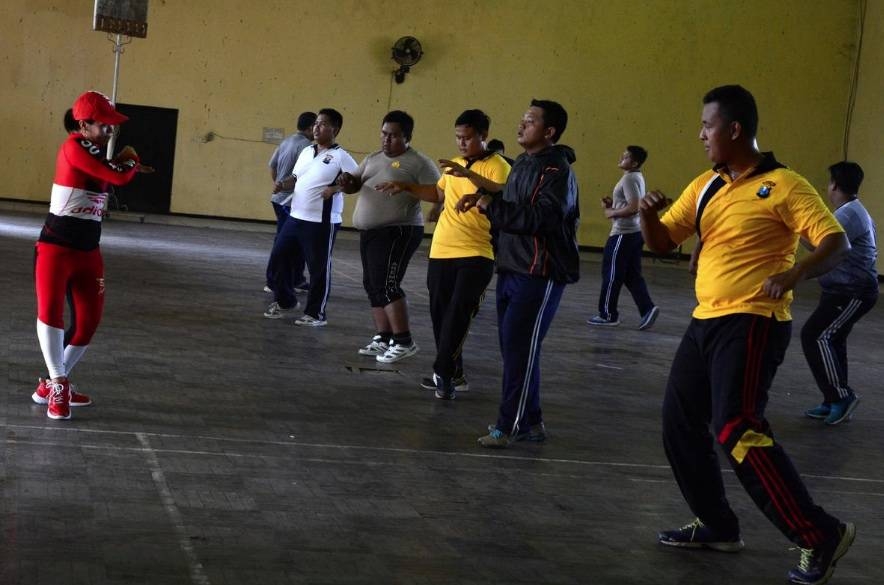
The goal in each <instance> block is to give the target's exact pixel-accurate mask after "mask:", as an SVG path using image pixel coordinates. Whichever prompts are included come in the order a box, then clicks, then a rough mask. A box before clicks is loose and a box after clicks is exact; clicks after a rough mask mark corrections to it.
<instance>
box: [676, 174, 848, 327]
mask: <svg viewBox="0 0 884 585" xmlns="http://www.w3.org/2000/svg"><path fill="white" fill-rule="evenodd" d="M769 160H771V161H772V160H773V159H772V157H771V158H770V159H769ZM762 164H763V163H762ZM718 174H720V175H721V177H722V178H723V179H724V181H725V184H724V185H723V186H722V187H721V189H719V190H718V192H717V193H715V195H714V196H712V198H711V199H710V200H709V203H708V204H707V205H706V208H705V210H704V212H703V215H702V218H701V220H700V221H701V223H700V233H701V235H702V238H703V250H702V252H701V253H700V258H699V266H698V269H697V281H696V294H697V302H698V303H699V304H698V305H697V308H696V309H694V313H693V315H694V317H696V318H697V319H710V318H713V317H721V316H724V315H731V314H734V313H752V314H756V315H764V316H768V317H769V316H771V315H773V316H775V317H776V318H777V320H779V321H789V320H791V319H792V315H791V314H790V312H789V305H790V304H791V303H792V292H791V291H789V292H788V293H787V294H785V295H783V298H781V299H772V298H770V297H768V296H767V295H766V294H764V292H763V291H762V289H761V286H762V284H763V283H764V280H765V279H766V278H767V277H768V276H772V275H774V274H778V273H780V272H785V271H786V270H788V269H790V268H791V267H792V266H793V265H794V264H795V250H796V247H797V245H798V238H799V236H800V237H802V238H804V239H806V240H807V241H809V242H810V243H811V244H813V245H814V246H816V245H818V244H819V243H820V241H821V240H822V239H823V238H824V237H825V236H827V235H829V234H834V233H838V232H843V231H844V230H843V229H842V228H841V225H840V224H839V223H838V221H837V220H835V217H834V216H833V215H832V213H831V212H830V211H829V209H828V207H826V205H825V204H824V203H823V200H822V198H820V196H819V194H818V193H817V192H816V190H814V188H813V187H812V186H811V185H810V183H808V182H807V180H806V179H805V178H804V177H802V176H801V175H799V174H798V173H795V172H794V171H791V170H789V169H787V168H774V169H772V170H769V171H767V172H761V173H758V174H755V175H753V174H752V172H751V171H749V172H746V173H744V174H743V175H741V176H740V177H738V178H737V179H736V180H735V181H732V180H731V178H730V176H729V175H728V174H727V173H724V172H721V173H718ZM715 175H716V171H714V170H710V171H707V172H705V173H703V174H702V175H700V176H699V177H697V178H696V179H694V181H693V182H692V183H691V184H690V185H688V186H687V188H686V189H685V190H684V192H683V193H682V194H681V196H680V197H679V198H678V200H677V201H676V202H675V203H673V205H672V207H671V208H670V209H669V210H668V211H667V212H666V213H665V214H664V215H663V217H662V218H661V221H662V222H663V224H664V225H665V226H666V227H667V228H668V229H669V235H670V237H671V238H672V241H673V242H675V243H676V244H679V243H681V242H683V241H684V240H686V239H687V238H688V237H690V236H691V235H692V234H694V233H695V232H696V228H695V225H694V224H695V221H696V217H697V204H698V198H699V197H700V194H701V192H702V191H703V188H704V187H705V186H706V184H707V183H708V182H709V181H710V180H711V179H713V178H714V177H715Z"/></svg>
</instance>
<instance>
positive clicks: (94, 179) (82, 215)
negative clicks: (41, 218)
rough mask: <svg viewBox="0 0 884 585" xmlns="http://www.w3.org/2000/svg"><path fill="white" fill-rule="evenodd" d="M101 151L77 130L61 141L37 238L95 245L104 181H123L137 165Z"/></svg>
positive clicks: (68, 244)
mask: <svg viewBox="0 0 884 585" xmlns="http://www.w3.org/2000/svg"><path fill="white" fill-rule="evenodd" d="M104 153H105V150H104V147H102V146H100V145H97V144H94V143H92V142H91V141H89V140H87V139H86V138H84V137H83V136H82V135H81V134H77V133H74V134H71V135H70V136H68V138H67V140H65V141H64V144H62V145H61V148H60V149H59V151H58V157H57V158H56V162H55V180H54V181H53V183H52V198H51V200H50V203H49V215H47V216H46V223H45V224H44V225H43V230H42V231H41V232H40V241H41V242H47V243H50V244H57V245H60V246H65V247H68V248H76V249H78V250H93V249H95V248H97V247H98V241H99V240H100V239H101V218H102V217H104V215H105V213H106V210H107V197H108V193H107V191H108V185H125V184H126V183H128V182H129V181H131V180H132V179H133V178H134V177H135V173H136V168H137V166H138V160H126V161H122V162H114V161H109V160H107V159H106V158H105V155H104Z"/></svg>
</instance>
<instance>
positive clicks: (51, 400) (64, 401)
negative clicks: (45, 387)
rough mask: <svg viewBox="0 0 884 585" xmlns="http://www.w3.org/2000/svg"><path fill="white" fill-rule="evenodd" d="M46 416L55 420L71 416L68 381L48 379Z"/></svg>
mask: <svg viewBox="0 0 884 585" xmlns="http://www.w3.org/2000/svg"><path fill="white" fill-rule="evenodd" d="M47 400H48V407H47V409H46V416H48V417H49V418H51V419H55V420H68V419H69V418H71V385H70V382H68V381H67V380H64V381H63V382H53V381H51V380H50V381H49V396H48V398H47Z"/></svg>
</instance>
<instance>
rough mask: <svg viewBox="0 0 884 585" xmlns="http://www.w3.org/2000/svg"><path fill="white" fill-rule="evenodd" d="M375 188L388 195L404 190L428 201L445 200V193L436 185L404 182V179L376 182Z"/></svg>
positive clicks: (439, 201)
mask: <svg viewBox="0 0 884 585" xmlns="http://www.w3.org/2000/svg"><path fill="white" fill-rule="evenodd" d="M375 189H376V190H378V191H383V192H384V193H387V194H388V195H394V194H396V193H400V192H403V191H404V192H406V193H408V194H409V195H411V196H412V197H415V198H416V199H420V200H421V201H429V202H430V203H441V202H442V201H444V200H445V194H444V193H443V192H442V190H441V189H439V187H437V186H436V185H421V184H418V183H406V182H404V181H387V182H385V183H378V184H377V185H375Z"/></svg>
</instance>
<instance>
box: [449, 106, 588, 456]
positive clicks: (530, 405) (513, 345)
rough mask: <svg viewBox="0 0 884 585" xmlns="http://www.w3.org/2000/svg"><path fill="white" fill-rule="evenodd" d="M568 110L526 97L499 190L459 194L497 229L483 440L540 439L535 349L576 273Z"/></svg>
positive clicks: (464, 206) (461, 206)
mask: <svg viewBox="0 0 884 585" xmlns="http://www.w3.org/2000/svg"><path fill="white" fill-rule="evenodd" d="M567 124H568V113H567V112H566V111H565V109H564V108H563V107H562V106H561V105H560V104H558V103H556V102H553V101H548V100H532V101H531V107H530V108H528V111H527V112H525V115H524V116H523V117H522V121H521V123H520V124H519V132H518V142H519V145H521V146H522V148H524V149H525V153H524V154H522V155H521V156H519V158H518V159H516V162H515V164H514V165H513V168H512V172H511V173H510V175H509V178H508V179H507V182H506V186H505V187H504V189H503V193H502V194H494V195H492V194H490V193H483V192H482V190H481V189H480V192H479V193H476V194H471V195H465V196H464V197H463V198H462V199H461V200H460V201H459V202H458V210H459V211H461V212H463V211H467V210H469V209H470V208H472V207H478V208H479V210H480V211H482V212H483V213H484V214H486V215H487V216H488V219H489V220H490V221H491V227H492V228H493V229H496V230H499V234H500V235H499V238H498V242H497V273H498V274H497V323H498V333H499V337H500V351H501V354H502V355H503V389H502V397H501V402H500V409H499V413H498V416H497V422H496V423H495V424H494V425H490V426H489V427H488V434H487V435H485V436H483V437H480V438H479V444H480V445H482V446H483V447H491V448H503V447H506V446H508V445H509V444H510V442H512V441H518V440H522V439H527V440H530V441H537V442H540V441H543V440H545V439H546V430H545V428H544V426H543V415H542V412H541V409H540V348H541V344H542V343H543V339H544V337H545V336H546V332H547V331H548V330H549V326H550V324H552V320H553V317H554V316H555V314H556V310H557V309H558V307H559V301H560V300H561V298H562V293H563V292H564V290H565V285H566V284H570V283H573V282H577V279H578V278H579V277H580V274H579V268H580V258H579V254H578V249H577V224H578V221H579V218H580V210H579V207H578V201H577V180H576V178H575V177H574V173H573V172H572V170H571V163H573V162H574V160H575V156H574V151H573V150H572V149H571V148H569V147H567V146H561V145H558V144H557V143H558V141H559V138H561V136H562V133H563V132H564V131H565V127H566V126H567Z"/></svg>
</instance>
